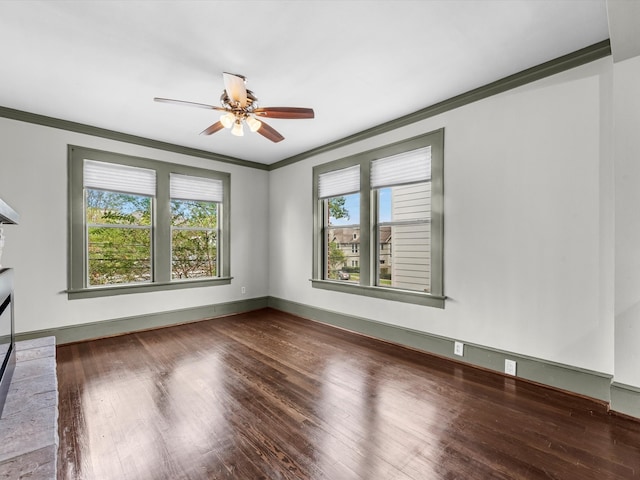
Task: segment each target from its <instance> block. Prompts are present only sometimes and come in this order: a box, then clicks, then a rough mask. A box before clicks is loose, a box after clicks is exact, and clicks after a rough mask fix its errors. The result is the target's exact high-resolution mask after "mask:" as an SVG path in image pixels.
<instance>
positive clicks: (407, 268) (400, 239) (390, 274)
mask: <svg viewBox="0 0 640 480" xmlns="http://www.w3.org/2000/svg"><path fill="white" fill-rule="evenodd" d="M378 235H379V246H380V247H379V254H378V272H379V274H378V285H380V286H383V287H394V288H403V289H406V290H418V291H421V292H430V291H431V224H429V223H421V224H413V225H394V226H383V227H380V228H379V232H378Z"/></svg>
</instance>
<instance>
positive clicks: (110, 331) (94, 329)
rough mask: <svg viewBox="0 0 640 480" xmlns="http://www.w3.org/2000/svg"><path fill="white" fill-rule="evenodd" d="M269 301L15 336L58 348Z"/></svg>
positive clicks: (253, 300)
mask: <svg viewBox="0 0 640 480" xmlns="http://www.w3.org/2000/svg"><path fill="white" fill-rule="evenodd" d="M267 303H268V299H267V297H258V298H250V299H247V300H238V301H234V302H226V303H217V304H213V305H202V306H199V307H193V308H184V309H180V310H169V311H166V312H158V313H149V314H145V315H135V316H132V317H123V318H116V319H113V320H103V321H100V322H92V323H84V324H81V325H70V326H67V327H59V328H50V329H45V330H34V331H31V332H25V333H18V334H16V341H22V340H29V339H32V338H40V337H50V336H54V337H56V344H57V345H64V344H65V343H73V342H80V341H83V340H93V339H96V338H104V337H111V336H114V335H122V334H125V333H131V332H136V331H141V330H149V329H152V328H161V327H169V326H172V325H179V324H183V323H191V322H197V321H200V320H206V319H210V318H215V317H222V316H226V315H233V314H236V313H243V312H249V311H252V310H259V309H261V308H266V307H267Z"/></svg>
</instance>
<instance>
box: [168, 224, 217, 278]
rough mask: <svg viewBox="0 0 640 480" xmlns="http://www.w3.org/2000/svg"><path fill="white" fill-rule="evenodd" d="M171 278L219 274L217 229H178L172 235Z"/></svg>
mask: <svg viewBox="0 0 640 480" xmlns="http://www.w3.org/2000/svg"><path fill="white" fill-rule="evenodd" d="M171 242H172V245H171V253H172V255H171V263H172V266H171V278H173V279H185V278H202V277H215V276H217V274H218V272H217V254H218V245H217V243H218V242H217V235H216V231H215V230H177V229H174V230H173V232H172V236H171Z"/></svg>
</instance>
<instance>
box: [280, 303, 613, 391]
mask: <svg viewBox="0 0 640 480" xmlns="http://www.w3.org/2000/svg"><path fill="white" fill-rule="evenodd" d="M268 305H269V307H271V308H275V309H277V310H281V311H283V312H287V313H291V314H294V315H297V316H299V317H303V318H307V319H310V320H315V321H318V322H322V323H326V324H329V325H333V326H336V327H340V328H344V329H346V330H350V331H353V332H357V333H360V334H363V335H367V336H370V337H374V338H378V339H380V340H384V341H387V342H391V343H395V344H399V345H402V346H406V347H410V348H414V349H417V350H421V351H424V352H427V353H432V354H435V355H439V356H441V357H446V358H450V359H452V360H456V361H460V362H464V363H468V364H471V365H473V366H476V367H481V368H486V369H489V370H494V371H496V372H500V373H502V372H504V361H505V359H509V360H515V361H516V362H517V370H516V371H517V376H518V377H520V378H524V379H526V380H530V381H532V382H536V383H540V384H543V385H548V386H551V387H554V388H558V389H562V390H566V391H569V392H573V393H577V394H579V395H583V396H586V397H590V398H594V399H598V400H602V401H605V402H609V401H610V399H611V393H610V387H611V379H612V376H611V375H608V374H605V373H600V372H595V371H591V370H586V369H581V368H578V367H573V366H570V365H564V364H560V363H555V362H551V361H548V360H543V359H539V358H533V357H528V356H525V355H519V354H515V353H512V352H507V351H501V350H496V349H492V348H488V347H484V346H481V345H473V344H468V343H465V345H464V356H463V357H459V356H456V355H454V354H453V345H454V342H455V339H451V338H446V337H441V336H437V335H432V334H428V333H425V332H420V331H418V330H411V329H407V328H402V327H398V326H395V325H390V324H387V323H382V322H378V321H375V320H370V319H366V318H362V317H356V316H352V315H345V314H343V313H339V312H334V311H330V310H325V309H322V308H317V307H313V306H310V305H306V304H301V303H297V302H292V301H289V300H284V299H281V298H276V297H269V301H268Z"/></svg>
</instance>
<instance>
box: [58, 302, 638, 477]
mask: <svg viewBox="0 0 640 480" xmlns="http://www.w3.org/2000/svg"><path fill="white" fill-rule="evenodd" d="M57 355H58V367H57V368H58V383H59V396H60V417H59V425H60V431H59V433H60V449H59V459H58V478H59V479H99V480H110V479H117V480H124V479H135V480H146V479H149V480H160V479H172V480H173V479H241V480H247V479H265V480H274V479H327V480H329V479H330V480H351V479H362V480H378V479H385V480H386V479H394V480H400V479H412V480H424V479H427V480H431V479H434V480H438V479H563V480H564V479H580V480H590V479H594V480H596V479H597V480H603V479H634V478H640V422H636V421H633V420H630V419H627V418H623V417H619V416H614V415H609V414H607V413H606V411H605V407H604V405H602V404H599V403H597V402H591V401H589V400H586V399H581V398H579V397H574V396H572V395H568V394H565V393H562V392H558V391H555V390H551V389H547V388H544V387H540V386H536V385H532V384H530V383H527V382H524V381H522V380H518V379H515V378H507V377H503V376H501V375H497V374H494V373H490V372H486V371H483V370H480V369H475V368H472V367H467V366H465V365H461V364H459V363H456V362H451V361H448V360H444V359H441V358H438V357H434V356H431V355H427V354H423V353H419V352H415V351H412V350H409V349H404V348H401V347H398V346H394V345H390V344H387V343H384V342H379V341H376V340H373V339H370V338H366V337H363V336H359V335H355V334H352V333H349V332H345V331H343V330H340V329H336V328H332V327H329V326H325V325H321V324H319V323H315V322H311V321H308V320H304V319H301V318H298V317H295V316H292V315H288V314H285V313H282V312H278V311H276V310H271V309H266V310H260V311H257V312H251V313H247V314H242V315H236V316H230V317H226V318H220V319H214V320H210V321H204V322H198V323H194V324H189V325H183V326H178V327H170V328H165V329H159V330H153V331H147V332H141V333H136V334H130V335H125V336H120V337H115V338H109V339H102V340H97V341H91V342H83V343H77V344H72V345H65V346H60V347H58V349H57Z"/></svg>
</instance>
